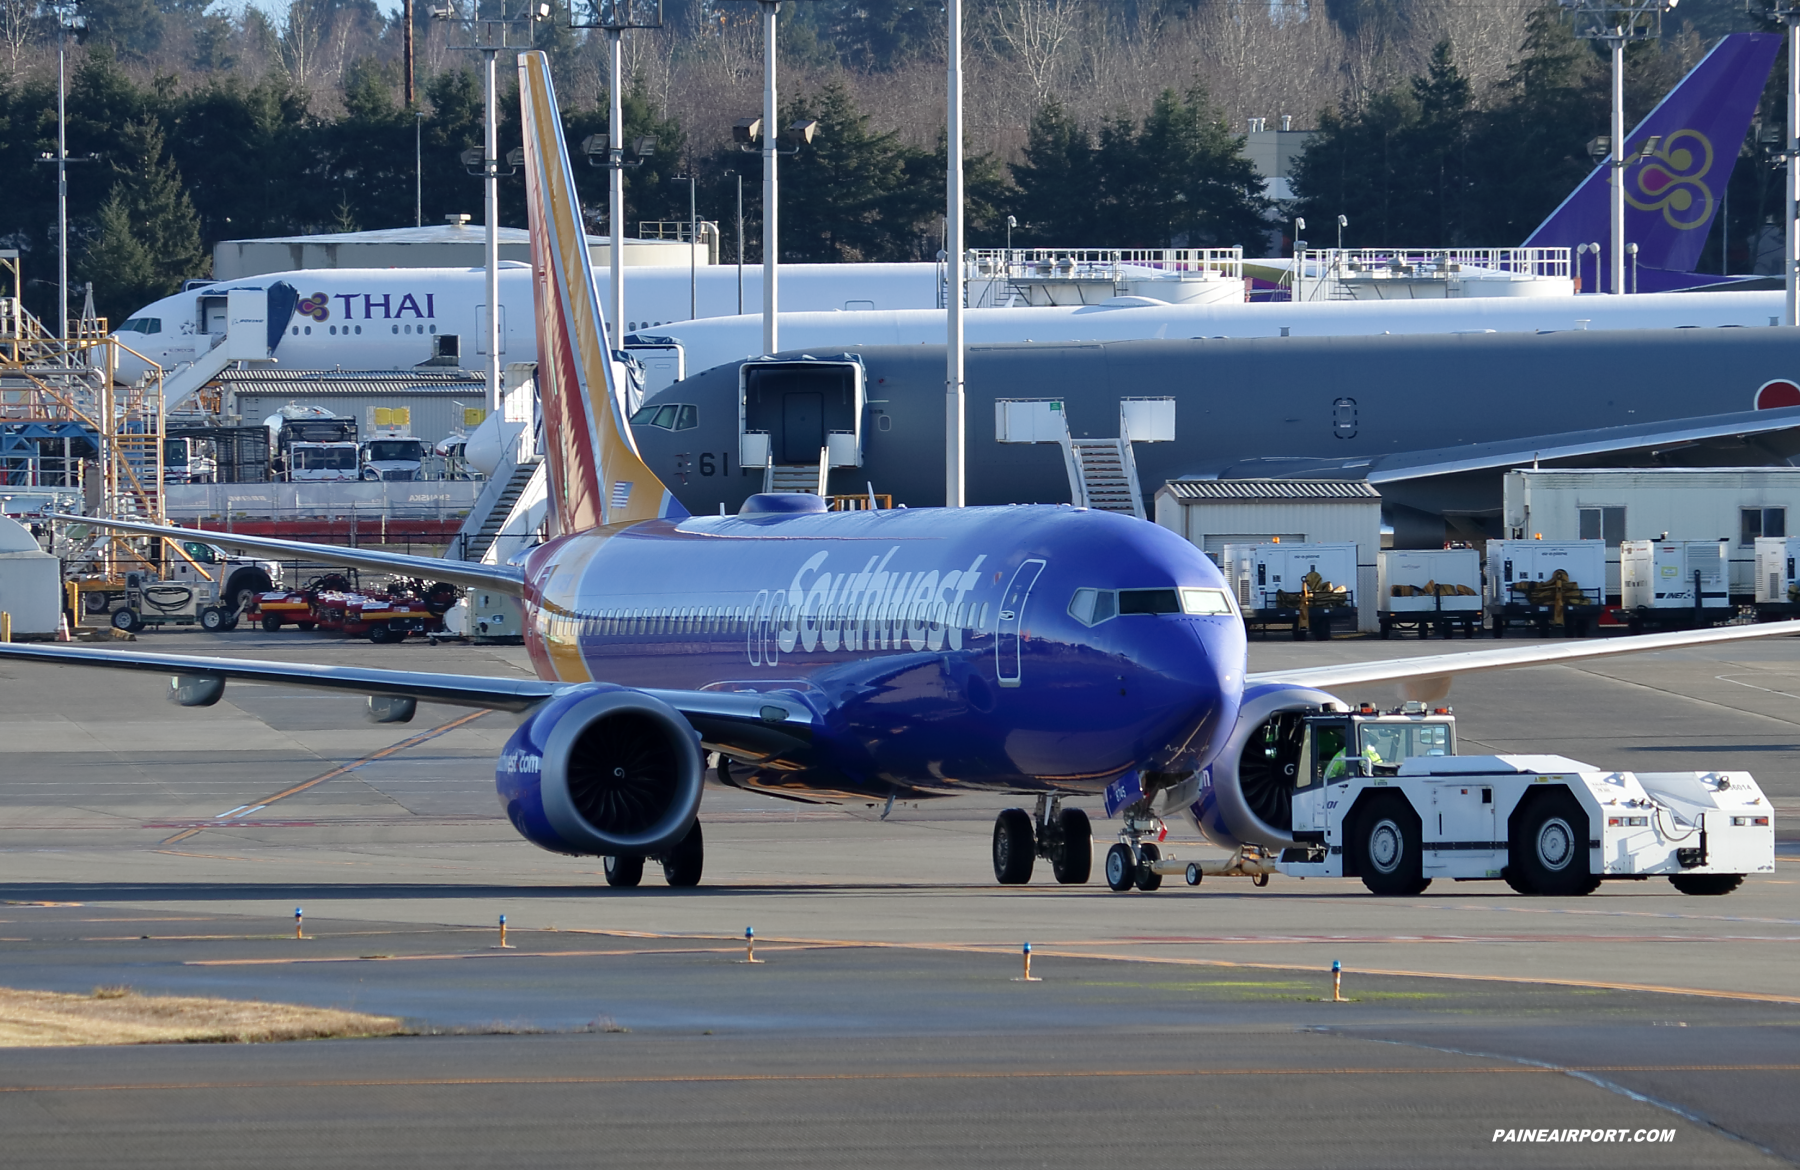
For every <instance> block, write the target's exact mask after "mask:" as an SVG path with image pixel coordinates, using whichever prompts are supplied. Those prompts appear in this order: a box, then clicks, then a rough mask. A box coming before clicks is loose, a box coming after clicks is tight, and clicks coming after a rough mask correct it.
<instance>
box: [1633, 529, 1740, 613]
mask: <svg viewBox="0 0 1800 1170" xmlns="http://www.w3.org/2000/svg"><path fill="white" fill-rule="evenodd" d="M1726 546H1727V542H1726V541H1723V540H1626V541H1621V542H1620V544H1619V580H1620V597H1619V600H1620V602H1621V607H1620V608H1621V616H1622V617H1624V619H1625V622H1626V625H1628V626H1629V627H1630V629H1631V632H1632V633H1634V634H1637V633H1642V632H1644V631H1646V630H1687V629H1696V628H1700V627H1704V626H1712V625H1718V624H1720V623H1721V622H1725V621H1728V620H1730V619H1731V618H1733V617H1735V616H1737V610H1736V608H1735V607H1733V606H1732V604H1731V597H1730V591H1729V581H1728V580H1727V576H1726V574H1727V572H1728V571H1729V565H1728V563H1727V561H1726Z"/></svg>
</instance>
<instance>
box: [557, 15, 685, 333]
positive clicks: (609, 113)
mask: <svg viewBox="0 0 1800 1170" xmlns="http://www.w3.org/2000/svg"><path fill="white" fill-rule="evenodd" d="M662 22H663V18H662V0H585V2H584V3H581V4H579V5H578V4H570V5H569V27H570V28H597V29H600V30H601V31H602V32H604V33H605V34H606V49H607V61H608V62H609V65H610V68H609V72H608V80H607V94H606V133H605V134H595V135H593V136H591V137H589V138H588V139H587V140H586V141H585V142H583V143H582V144H581V145H582V149H583V150H585V151H586V152H587V156H588V165H589V166H596V167H606V168H608V170H609V171H610V172H611V173H610V174H609V175H608V176H607V181H606V218H607V227H608V231H609V234H610V237H611V238H610V241H609V243H608V246H607V268H608V271H607V276H608V280H609V283H610V284H611V286H612V289H611V291H612V313H611V318H612V324H611V331H612V342H611V343H612V345H613V346H614V347H617V346H618V345H619V344H621V343H622V341H623V339H624V337H625V172H626V171H627V170H629V169H631V168H633V167H639V166H642V165H643V160H644V159H646V158H648V157H649V156H650V155H652V154H654V153H655V152H656V139H655V138H652V137H649V136H644V137H640V138H639V139H638V140H637V141H636V143H634V144H633V145H634V149H635V150H636V152H637V156H638V157H637V161H635V162H626V161H625V49H624V36H625V30H626V29H631V28H661V27H662ZM646 144H647V145H648V149H645V147H646ZM602 156H604V161H602Z"/></svg>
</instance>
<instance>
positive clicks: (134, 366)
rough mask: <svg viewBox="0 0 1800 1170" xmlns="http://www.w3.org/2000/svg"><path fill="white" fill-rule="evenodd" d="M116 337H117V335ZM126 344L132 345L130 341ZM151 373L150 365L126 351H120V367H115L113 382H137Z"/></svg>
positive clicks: (127, 340)
mask: <svg viewBox="0 0 1800 1170" xmlns="http://www.w3.org/2000/svg"><path fill="white" fill-rule="evenodd" d="M115 336H117V335H116V334H115ZM125 344H127V345H129V344H131V342H130V340H129V339H126V340H125ZM149 372H150V363H149V362H147V361H145V360H144V359H142V358H140V357H138V356H137V355H136V354H134V353H130V352H128V351H126V350H124V349H121V350H119V361H118V365H117V366H115V367H114V372H113V380H114V381H117V382H135V381H137V380H138V379H139V378H141V377H143V376H144V375H145V374H147V373H149Z"/></svg>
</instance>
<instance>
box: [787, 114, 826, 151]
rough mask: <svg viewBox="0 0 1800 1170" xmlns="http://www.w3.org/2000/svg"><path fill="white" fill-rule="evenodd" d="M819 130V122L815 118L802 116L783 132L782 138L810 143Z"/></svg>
mask: <svg viewBox="0 0 1800 1170" xmlns="http://www.w3.org/2000/svg"><path fill="white" fill-rule="evenodd" d="M818 132H819V123H818V121H817V120H815V119H813V118H801V119H800V120H799V121H797V122H795V123H794V124H793V125H791V126H789V127H788V128H787V129H786V130H785V131H783V133H782V135H781V136H782V138H784V139H786V140H787V141H789V142H793V143H797V144H801V145H809V144H811V142H812V140H813V136H814V135H815V134H817V133H818Z"/></svg>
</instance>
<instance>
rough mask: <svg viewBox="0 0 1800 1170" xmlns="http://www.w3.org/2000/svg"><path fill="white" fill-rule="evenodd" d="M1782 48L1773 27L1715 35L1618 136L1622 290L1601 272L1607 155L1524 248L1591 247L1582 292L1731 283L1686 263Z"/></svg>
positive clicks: (1605, 265)
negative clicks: (1621, 151) (1621, 149)
mask: <svg viewBox="0 0 1800 1170" xmlns="http://www.w3.org/2000/svg"><path fill="white" fill-rule="evenodd" d="M1780 49H1781V37H1780V36H1778V35H1775V34H1772V33H1731V34H1729V35H1727V36H1724V37H1721V38H1720V39H1719V43H1718V44H1716V45H1714V46H1713V47H1712V50H1711V51H1710V52H1709V53H1707V54H1706V56H1705V57H1703V58H1702V59H1701V61H1700V63H1699V64H1698V65H1696V66H1694V67H1693V69H1691V70H1689V71H1688V75H1687V76H1686V77H1684V78H1682V79H1681V84H1679V85H1677V86H1676V87H1675V88H1674V89H1672V90H1670V91H1669V93H1668V96H1667V97H1665V98H1663V100H1662V101H1660V102H1658V103H1657V105H1656V108H1655V109H1654V110H1651V111H1650V113H1649V114H1648V115H1647V116H1646V117H1645V118H1644V120H1643V121H1642V122H1639V123H1638V124H1637V126H1636V128H1634V129H1633V130H1632V131H1631V133H1629V134H1627V135H1626V136H1625V159H1626V166H1625V169H1624V171H1623V172H1622V179H1623V182H1624V184H1625V242H1626V245H1627V246H1628V247H1635V248H1636V249H1637V251H1636V254H1635V256H1632V257H1627V260H1626V274H1625V279H1626V282H1627V283H1626V286H1625V287H1624V288H1613V287H1611V284H1612V282H1611V278H1610V276H1609V275H1608V274H1609V273H1610V272H1611V271H1612V269H1611V264H1612V234H1611V226H1610V225H1611V223H1612V210H1611V194H1612V192H1611V186H1612V169H1613V168H1612V163H1611V160H1610V159H1609V160H1607V161H1605V162H1602V163H1601V164H1600V165H1599V166H1597V167H1595V168H1594V169H1593V171H1592V172H1591V173H1590V174H1589V175H1588V177H1587V179H1586V180H1584V181H1583V182H1582V184H1581V186H1579V187H1577V188H1575V190H1574V191H1573V192H1572V193H1570V195H1569V197H1568V198H1567V199H1565V200H1563V202H1562V204H1561V205H1560V206H1559V207H1557V209H1556V210H1555V211H1553V212H1551V213H1550V215H1549V217H1548V218H1547V219H1545V220H1544V222H1543V223H1541V224H1539V225H1538V227H1537V230H1536V231H1533V232H1532V233H1531V236H1530V237H1529V238H1528V239H1527V240H1526V241H1525V243H1524V245H1523V246H1524V247H1527V248H1557V247H1562V248H1571V249H1573V248H1577V247H1580V246H1581V245H1583V244H1587V245H1590V247H1591V248H1592V249H1598V251H1592V250H1590V252H1589V253H1588V257H1589V259H1588V261H1587V264H1588V266H1589V267H1588V269H1587V273H1588V274H1587V279H1586V282H1585V283H1584V286H1583V287H1585V288H1586V289H1587V290H1588V291H1590V292H1601V291H1605V292H1609V293H1619V292H1626V291H1630V292H1638V291H1640V290H1641V291H1643V292H1664V291H1669V290H1675V289H1684V288H1694V287H1697V286H1701V285H1707V284H1717V283H1720V282H1722V281H1726V280H1729V279H1730V278H1729V277H1723V276H1705V275H1696V274H1695V272H1694V268H1695V266H1696V265H1697V264H1699V262H1700V253H1701V252H1702V251H1703V250H1704V249H1705V246H1706V238H1707V236H1708V235H1709V234H1710V233H1711V231H1712V222H1713V217H1714V216H1715V215H1716V214H1718V211H1719V206H1720V201H1721V199H1722V198H1723V196H1724V194H1725V185H1726V184H1727V183H1729V182H1730V181H1731V170H1732V167H1734V166H1735V165H1736V164H1737V158H1738V150H1739V148H1740V147H1741V146H1742V145H1743V141H1744V134H1745V132H1746V131H1747V130H1749V128H1750V119H1751V118H1752V117H1754V116H1755V114H1756V109H1757V104H1758V102H1760V101H1761V99H1762V92H1763V83H1764V82H1766V81H1767V80H1768V78H1769V67H1770V66H1771V65H1773V64H1774V62H1775V55H1776V53H1777V52H1779V51H1780ZM1634 261H1635V264H1634ZM1633 267H1635V268H1636V272H1635V274H1634V273H1633V272H1632V269H1633ZM1577 275H1581V274H1580V273H1578V274H1577Z"/></svg>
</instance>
